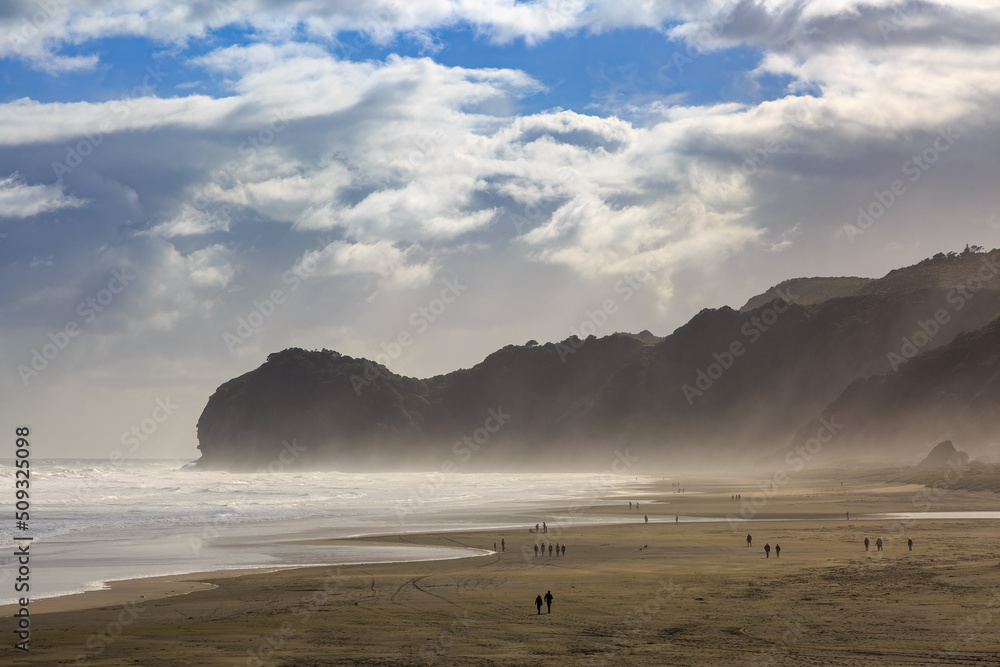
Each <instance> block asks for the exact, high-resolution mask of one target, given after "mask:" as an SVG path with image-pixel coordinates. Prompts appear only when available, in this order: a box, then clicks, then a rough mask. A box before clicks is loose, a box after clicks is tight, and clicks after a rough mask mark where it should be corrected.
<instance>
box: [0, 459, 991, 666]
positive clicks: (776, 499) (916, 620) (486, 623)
mask: <svg viewBox="0 0 1000 667" xmlns="http://www.w3.org/2000/svg"><path fill="white" fill-rule="evenodd" d="M839 482H840V480H839V479H837V480H836V484H835V483H834V482H832V481H830V482H823V481H822V480H819V481H818V480H806V481H802V482H799V483H796V484H789V485H787V486H785V487H783V488H781V489H777V490H776V492H775V493H774V494H773V496H772V497H771V498H770V499H769V501H768V504H767V506H766V507H765V508H763V509H765V510H767V516H765V513H764V511H761V512H760V513H759V514H758V515H757V517H756V520H755V521H754V522H753V523H752V524H750V526H749V527H748V526H744V525H742V524H737V525H727V523H726V522H724V521H723V522H719V521H711V522H709V521H688V522H681V523H679V524H677V523H671V522H670V521H669V520H668V519H669V518H671V517H674V516H676V515H678V514H684V515H689V516H693V515H696V514H715V515H720V514H725V513H726V512H728V511H732V510H733V509H734V508H736V507H738V505H737V504H736V503H734V502H733V501H732V500H731V494H730V492H729V488H730V486H731V485H730V483H729V482H728V481H726V482H714V481H711V480H704V481H702V482H700V483H698V482H694V481H692V482H690V483H689V485H690V486H694V485H695V484H699V485H700V486H701V487H702V490H704V493H701V494H697V495H696V494H690V495H687V494H684V495H687V497H686V498H680V497H676V496H673V495H672V494H671V493H669V490H668V489H669V487H661V489H663V492H662V493H660V494H659V495H656V494H654V496H655V497H658V498H660V499H661V500H669V501H670V504H664V503H653V502H649V501H648V500H647V499H646V497H645V496H643V497H640V500H639V502H640V509H639V510H634V509H633V510H631V511H629V510H628V509H627V504H626V503H627V502H628V501H627V498H624V499H623V498H622V497H616V498H615V499H613V500H605V501H604V502H602V503H601V504H600V505H594V506H591V507H588V508H587V509H586V510H584V511H583V513H582V515H580V516H581V517H582V518H587V517H592V518H593V517H600V518H602V519H604V520H602V522H600V523H586V522H585V521H583V520H579V521H576V522H573V521H568V522H566V523H565V524H562V525H559V524H554V523H550V525H549V532H548V533H529V532H527V531H528V526H523V527H522V529H519V530H502V531H496V530H478V529H473V528H469V529H460V530H447V531H428V532H420V533H399V532H396V533H392V534H383V535H379V536H366V537H364V538H354V539H342V538H318V539H314V540H307V541H308V542H310V543H311V544H319V545H324V544H338V545H342V544H357V543H359V542H363V543H366V544H377V545H384V546H413V545H422V546H429V547H449V548H466V549H479V550H481V553H480V554H477V555H469V556H467V557H460V558H453V559H449V560H437V561H408V562H397V563H378V564H355V565H341V566H318V567H294V568H283V569H276V568H270V569H267V568H265V569H262V570H249V571H248V570H228V571H222V572H203V573H197V574H192V575H183V576H181V577H166V578H160V579H158V580H155V581H154V580H150V579H133V580H129V581H127V582H120V583H118V584H112V586H111V589H110V590H109V591H98V592H91V593H84V594H82V595H77V596H63V597H61V598H50V599H49V600H52V602H51V603H50V604H52V605H53V606H52V608H51V609H45V608H44V606H43V603H44V602H45V601H38V603H37V605H38V606H37V607H36V603H32V607H31V609H32V612H33V614H32V653H34V654H35V655H28V654H25V655H19V653H20V652H17V651H11V657H12V660H10V661H9V664H12V665H34V664H38V661H39V660H40V661H41V662H43V663H45V664H56V663H60V664H63V663H72V662H74V661H75V663H76V664H87V665H108V666H111V665H116V666H117V665H121V664H142V665H168V664H186V665H192V666H205V667H210V666H214V665H227V666H229V667H232V666H233V665H241V666H244V665H245V666H246V667H251V666H253V667H261V665H320V664H322V665H356V664H379V665H389V666H397V665H399V666H402V665H413V664H428V665H433V664H476V665H502V666H507V665H523V664H526V663H534V662H535V661H536V660H545V659H546V658H548V659H550V660H557V661H560V662H561V664H571V665H588V666H589V665H605V664H606V665H626V666H627V665H648V664H687V665H700V664H712V663H716V664H735V663H736V662H741V663H746V664H758V665H760V664H768V665H781V664H789V665H791V664H834V665H851V666H855V665H857V666H860V665H868V664H871V662H872V661H873V660H877V661H879V662H880V663H881V664H883V665H900V666H902V665H912V664H915V663H921V662H929V661H935V660H942V659H953V660H955V661H958V662H967V661H976V660H978V661H981V662H987V663H988V662H991V661H993V662H995V661H997V660H1000V651H998V649H997V647H996V644H995V640H994V637H995V633H994V632H993V630H992V626H990V625H989V624H986V625H984V626H983V627H982V628H981V629H978V630H975V631H974V632H969V631H966V630H963V628H967V619H968V618H969V616H970V613H972V614H973V615H975V613H976V612H977V611H981V610H987V611H990V612H991V613H992V614H993V615H994V616H995V615H996V614H998V613H1000V587H998V588H997V589H994V588H993V587H992V586H991V585H987V584H988V582H991V581H993V580H996V579H997V577H998V575H1000V564H998V562H997V557H996V555H995V554H994V550H993V544H994V534H995V532H996V531H995V528H996V524H995V523H994V521H995V519H976V518H965V519H929V520H923V521H922V520H919V518H918V519H917V520H916V521H902V522H901V521H900V520H895V519H878V518H875V517H872V518H867V517H866V519H865V520H861V517H860V515H861V514H862V513H865V514H868V513H873V514H874V513H883V512H893V511H899V510H904V509H910V510H911V511H912V510H913V505H912V502H913V501H912V499H913V497H914V492H916V491H920V490H921V489H922V488H923V487H921V486H919V485H893V484H883V483H872V482H864V483H859V484H856V485H852V488H850V489H845V490H844V491H843V492H842V493H841V492H840V491H839V486H838V485H839ZM994 498H995V496H994V495H993V494H992V493H991V492H982V493H980V492H965V491H948V490H946V491H944V492H943V493H942V494H941V495H940V497H939V498H938V499H937V500H936V503H935V505H934V506H933V509H934V510H938V511H951V512H973V511H991V510H992V508H993V507H995V500H994ZM845 507H847V508H849V511H850V512H851V515H852V516H851V520H850V521H847V520H846V516H845V517H844V518H843V519H840V520H831V517H833V516H836V515H837V514H839V512H841V511H847V510H845V509H844V508H845ZM566 512H567V509H566V508H564V507H551V508H550V510H549V511H548V512H547V513H546V514H551V515H554V516H557V515H560V514H565V513H566ZM647 513H648V514H649V517H650V519H651V521H650V523H649V524H647V523H645V521H644V518H645V514H647ZM855 513H857V514H855ZM917 514H920V513H919V512H917ZM788 515H798V516H802V517H811V518H801V519H797V520H794V521H783V520H782V519H781V517H783V516H788ZM856 517H857V518H856ZM612 519H613V520H614V521H613V522H609V521H606V520H612ZM654 520H655V521H654ZM747 532H752V534H753V546H752V547H748V546H747V545H746V543H745V537H746V533H747ZM866 537H867V538H870V539H871V543H872V546H871V550H870V551H867V552H866V551H865V549H864V546H863V544H862V541H863V539H864V538H866ZM878 537H882V538H883V540H884V551H876V546H875V541H876V539H877V538H878ZM911 538H912V539H913V540H914V547H913V550H912V551H910V550H909V548H908V545H907V540H908V539H911ZM501 539H504V540H505V543H506V551H505V552H500V553H495V552H493V551H492V545H493V543H494V541H495V542H496V543H497V545H498V547H499V543H500V540H501ZM553 542H558V543H560V544H561V545H566V546H567V547H568V549H567V552H566V554H565V556H561V555H560V556H556V555H554V553H553V554H552V555H549V552H548V550H547V548H546V549H545V550H544V551H543V552H542V555H535V552H534V546H535V545H536V544H538V543H544V544H545V545H546V547H547V545H548V544H550V543H553ZM765 542H766V543H769V544H770V545H771V546H772V547H776V546H777V545H779V544H780V545H781V547H782V550H781V554H780V556H779V555H778V554H777V552H776V551H775V552H772V553H770V554H769V555H765V553H764V552H763V543H765ZM151 585H152V586H151ZM151 588H155V589H156V591H155V592H151ZM547 590H550V591H552V593H553V594H554V597H555V603H554V604H553V607H552V613H551V614H548V613H546V610H545V609H543V610H542V613H541V614H537V613H536V610H535V608H534V606H533V605H532V600H534V599H535V596H536V595H543V594H544V593H545V592H546V591H547ZM143 595H145V597H140V596H143ZM67 600H72V604H69V605H64V604H63V603H64V602H65V601H67ZM98 604H99V605H101V606H97V605H98ZM60 605H63V606H60ZM129 614H134V616H129ZM133 618H134V621H133ZM123 619H125V620H126V621H128V622H127V623H126V622H125V621H123ZM5 658H6V656H5Z"/></svg>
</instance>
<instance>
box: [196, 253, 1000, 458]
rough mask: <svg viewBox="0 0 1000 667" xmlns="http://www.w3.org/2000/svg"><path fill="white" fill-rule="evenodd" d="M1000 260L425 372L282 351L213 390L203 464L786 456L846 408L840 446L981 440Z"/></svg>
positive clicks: (801, 286)
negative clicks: (667, 329) (662, 332)
mask: <svg viewBox="0 0 1000 667" xmlns="http://www.w3.org/2000/svg"><path fill="white" fill-rule="evenodd" d="M995 261H997V262H1000V251H992V252H990V253H975V252H972V253H964V254H961V255H958V254H952V255H951V256H946V255H941V256H940V257H937V256H936V257H935V258H931V259H929V260H925V261H924V262H921V263H919V264H917V265H914V266H913V267H906V268H904V269H899V270H896V271H893V272H891V273H890V274H888V275H887V276H886V277H885V278H882V279H879V280H870V279H858V278H837V279H801V280H797V281H786V282H785V283H782V284H781V285H778V286H776V287H774V288H771V289H770V290H768V291H767V292H765V293H764V294H763V295H760V297H755V298H754V299H751V300H750V302H748V304H747V306H745V307H744V308H745V309H744V310H741V311H736V310H733V309H732V308H728V307H723V308H719V309H706V310H703V311H702V312H700V313H698V314H697V315H696V316H695V317H693V318H692V319H691V320H690V321H689V322H688V323H686V324H685V325H683V326H681V327H680V328H678V329H677V330H676V331H674V332H673V333H671V334H670V335H668V336H665V337H662V338H661V337H657V336H654V335H652V334H651V333H649V332H648V331H645V332H642V333H640V334H612V335H610V336H606V337H603V338H595V337H593V336H591V337H590V338H588V339H587V340H580V339H577V338H569V339H566V340H563V341H559V342H550V343H545V344H543V345H539V344H537V343H535V342H534V341H530V342H529V343H528V344H526V345H508V346H506V347H504V348H503V349H501V350H498V351H497V352H494V353H493V354H491V355H489V356H488V357H486V358H485V359H484V360H483V361H482V362H481V363H479V364H477V365H475V366H474V367H472V368H469V369H461V370H457V371H454V372H451V373H447V374H445V375H439V376H436V377H433V378H428V379H417V378H409V377H403V376H400V375H396V374H394V373H392V372H391V371H390V370H389V369H387V368H385V367H383V366H378V365H376V364H374V363H373V362H369V361H366V360H364V359H355V358H352V357H348V356H345V355H341V354H338V353H337V352H332V351H329V350H323V351H306V350H302V349H289V350H285V351H283V352H278V353H275V354H272V355H270V356H269V357H268V359H267V361H266V362H265V363H264V364H263V365H262V366H260V367H259V368H257V369H256V370H253V371H251V372H249V373H247V374H245V375H242V376H240V377H238V378H236V379H234V380H230V381H229V382H226V383H225V384H223V385H222V386H220V387H219V389H218V390H217V391H216V392H215V394H213V395H212V397H211V398H210V399H209V401H208V405H207V406H206V407H205V410H204V412H203V414H202V415H201V418H200V419H199V422H198V438H199V442H200V445H199V448H200V449H201V451H202V458H201V459H200V460H199V462H198V465H199V467H204V468H216V469H250V470H259V469H267V468H268V466H269V465H271V464H274V466H277V465H278V464H276V463H275V462H276V461H277V462H279V463H280V464H281V466H282V469H295V468H334V469H341V470H343V469H379V470H385V469H402V468H411V467H412V468H421V469H428V468H429V469H439V468H449V469H461V470H464V471H475V470H493V469H505V470H583V469H589V470H593V469H607V467H608V466H610V465H611V463H612V462H613V461H614V460H615V457H616V453H615V452H616V450H619V451H624V449H625V448H628V449H629V452H630V454H629V455H630V456H635V457H638V460H640V461H641V462H642V463H641V466H642V468H643V469H644V470H653V471H655V470H659V469H661V466H677V465H694V464H700V465H705V464H706V462H708V463H710V464H718V465H719V467H722V466H723V464H724V465H728V466H734V465H741V464H746V463H748V462H751V461H759V460H761V459H762V457H763V458H764V459H765V460H772V459H773V457H774V456H775V454H776V453H777V455H778V456H779V457H781V456H784V455H785V454H786V450H785V448H784V446H785V444H789V445H790V446H791V447H792V448H794V447H795V446H797V445H801V444H802V443H805V442H808V441H809V439H810V438H812V437H813V436H814V434H815V433H816V432H817V430H818V429H820V428H821V427H822V426H823V423H824V421H823V420H829V419H830V418H831V417H832V418H834V419H836V420H840V422H844V423H845V424H847V423H849V426H844V427H843V428H842V429H837V430H838V433H837V434H836V438H835V439H833V440H832V441H831V442H830V443H829V444H827V445H825V446H824V448H823V449H824V454H823V456H824V457H827V456H830V457H832V456H849V455H856V454H858V453H859V452H860V453H865V452H869V451H870V449H869V448H870V447H871V446H872V445H876V446H877V448H878V449H879V451H883V450H884V451H885V452H891V453H893V454H898V453H902V454H903V455H915V453H916V452H925V451H926V450H927V447H928V446H929V445H930V444H932V443H933V442H938V441H940V440H942V439H945V438H949V437H951V438H953V439H958V438H962V439H961V440H960V441H961V442H962V443H963V445H965V444H967V440H966V439H971V440H972V441H974V442H975V443H982V442H983V439H984V438H987V437H988V436H987V434H988V433H989V429H990V428H993V427H994V425H1000V424H996V422H997V421H998V420H997V418H996V415H995V412H996V411H995V409H994V406H996V405H997V403H996V401H995V399H996V398H1000V397H998V396H996V392H997V391H998V387H997V384H996V382H995V379H993V376H992V375H991V372H992V370H991V369H994V366H995V365H996V364H997V363H998V361H997V360H996V359H994V358H993V357H991V356H990V355H989V348H990V346H991V345H992V346H994V348H993V349H996V343H997V342H1000V341H998V340H996V338H997V337H998V336H1000V324H997V323H996V322H992V323H991V320H993V318H994V317H995V316H996V315H997V313H1000V291H998V290H997V288H998V287H1000V280H998V279H997V277H996V273H997V272H996V271H993V273H992V274H989V273H988V271H987V269H986V268H984V267H990V266H992V262H995ZM752 304H756V305H753V306H752V307H748V306H751V305H752ZM970 359H974V360H975V361H974V362H972V361H970ZM973 366H975V368H973ZM913 419H916V421H915V422H914V424H917V423H919V424H920V425H921V426H919V427H917V426H913V425H910V424H908V422H906V420H913ZM767 457H771V458H767Z"/></svg>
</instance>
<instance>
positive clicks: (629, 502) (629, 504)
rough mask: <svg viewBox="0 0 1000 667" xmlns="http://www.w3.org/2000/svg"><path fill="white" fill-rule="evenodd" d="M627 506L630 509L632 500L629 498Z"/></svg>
mask: <svg viewBox="0 0 1000 667" xmlns="http://www.w3.org/2000/svg"><path fill="white" fill-rule="evenodd" d="M628 508H629V509H632V501H631V500H630V501H628Z"/></svg>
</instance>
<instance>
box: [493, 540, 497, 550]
mask: <svg viewBox="0 0 1000 667" xmlns="http://www.w3.org/2000/svg"><path fill="white" fill-rule="evenodd" d="M496 550H497V543H496V542H494V543H493V551H496Z"/></svg>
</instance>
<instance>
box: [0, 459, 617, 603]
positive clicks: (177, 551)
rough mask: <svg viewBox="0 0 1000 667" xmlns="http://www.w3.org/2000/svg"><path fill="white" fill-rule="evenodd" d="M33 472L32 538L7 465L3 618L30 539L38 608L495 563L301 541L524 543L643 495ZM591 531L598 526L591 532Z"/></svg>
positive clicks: (367, 480) (179, 466)
mask: <svg viewBox="0 0 1000 667" xmlns="http://www.w3.org/2000/svg"><path fill="white" fill-rule="evenodd" d="M31 463H32V468H31V495H30V503H31V507H30V519H29V529H28V530H27V531H22V530H17V529H16V527H15V521H14V512H13V500H14V468H13V465H12V462H11V461H3V462H0V497H3V496H7V498H8V499H9V500H10V501H11V503H10V506H11V511H10V512H9V513H8V515H7V517H6V518H5V519H3V520H2V521H0V554H2V556H0V605H3V604H10V603H13V602H15V601H16V597H17V595H18V594H16V593H15V590H14V580H15V578H16V577H17V563H16V561H15V558H14V555H13V554H14V544H15V541H14V537H15V536H17V537H29V536H30V537H32V538H33V540H32V541H31V543H30V544H31V578H30V587H31V588H30V596H31V598H32V599H33V600H34V599H40V598H45V597H53V596H58V595H68V594H73V593H81V592H84V591H89V590H97V589H100V588H103V587H105V585H106V583H107V582H109V581H116V580H122V579H134V578H139V577H154V576H161V575H172V574H184V573H191V572H207V571H216V570H229V569H244V568H246V569H249V568H271V567H286V566H302V565H337V564H348V563H374V562H390V561H410V560H431V559H444V558H459V557H464V556H469V555H474V554H477V553H486V552H485V551H479V550H471V549H465V548H435V547H420V546H380V545H371V544H358V545H336V546H322V545H315V544H311V545H310V544H302V541H304V540H314V539H317V538H337V537H355V536H364V535H379V534H387V533H400V532H423V531H428V530H435V531H440V530H463V529H470V528H477V529H478V528H496V529H498V530H506V531H512V530H523V531H527V530H528V527H529V526H533V525H534V524H535V523H539V522H541V521H548V522H549V524H550V525H557V524H558V523H566V522H574V523H582V522H584V519H583V518H582V517H581V516H578V515H576V514H575V513H573V512H564V513H563V515H562V516H559V515H558V514H553V509H552V508H554V507H573V506H583V505H587V504H591V503H593V502H595V500H596V499H598V498H602V497H609V496H610V497H614V496H617V495H622V494H625V493H626V490H627V489H628V488H630V487H629V485H630V484H634V483H635V477H633V476H619V475H612V474H610V473H606V474H603V475H596V474H517V475H514V474H460V473H451V474H447V475H445V474H442V473H385V474H349V473H339V472H289V473H239V474H237V473H225V472H205V471H196V470H191V469H189V468H187V467H185V464H186V463H187V462H186V461H167V460H119V461H107V460H69V459H51V460H44V459H42V460H32V462H31ZM4 505H7V503H6V502H5V503H4ZM604 520H610V519H604ZM595 521H602V519H598V518H590V519H587V520H586V522H588V523H592V522H595ZM497 541H499V536H498V538H497ZM22 544H23V542H22ZM484 546H485V545H484ZM491 547H492V544H490V545H488V547H486V548H491Z"/></svg>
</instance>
